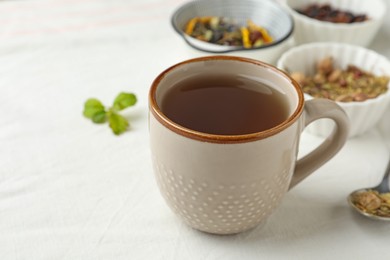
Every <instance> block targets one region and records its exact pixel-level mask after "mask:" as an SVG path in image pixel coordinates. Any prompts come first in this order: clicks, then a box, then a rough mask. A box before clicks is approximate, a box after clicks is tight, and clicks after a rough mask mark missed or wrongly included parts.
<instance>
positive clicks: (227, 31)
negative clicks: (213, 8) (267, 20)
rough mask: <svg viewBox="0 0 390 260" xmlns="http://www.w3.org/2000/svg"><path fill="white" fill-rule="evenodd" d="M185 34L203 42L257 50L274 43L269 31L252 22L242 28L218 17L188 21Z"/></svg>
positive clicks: (249, 21)
mask: <svg viewBox="0 0 390 260" xmlns="http://www.w3.org/2000/svg"><path fill="white" fill-rule="evenodd" d="M184 32H185V33H186V34H187V35H189V36H191V37H194V38H196V39H198V40H201V41H205V42H209V43H214V44H219V45H228V46H243V47H244V48H256V47H260V46H262V45H265V44H269V43H272V42H273V38H272V37H271V35H270V34H269V33H268V31H267V30H266V29H265V28H263V27H261V26H258V25H256V24H255V23H253V22H252V21H251V20H248V21H247V24H246V25H245V26H240V25H239V24H237V23H235V22H234V20H233V19H230V18H224V17H217V16H205V17H194V18H192V19H191V20H189V21H188V23H187V25H186V27H185V28H184Z"/></svg>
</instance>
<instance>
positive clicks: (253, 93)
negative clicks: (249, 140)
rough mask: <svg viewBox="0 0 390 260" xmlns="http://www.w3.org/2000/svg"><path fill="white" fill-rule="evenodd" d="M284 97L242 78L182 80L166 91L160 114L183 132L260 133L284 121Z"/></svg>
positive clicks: (261, 84) (259, 83) (279, 93)
mask: <svg viewBox="0 0 390 260" xmlns="http://www.w3.org/2000/svg"><path fill="white" fill-rule="evenodd" d="M287 106H288V102H287V101H286V98H285V97H284V95H283V94H282V93H281V92H279V91H277V90H275V89H274V88H272V87H270V86H268V85H266V84H264V83H262V82H261V81H259V80H256V79H252V78H248V77H244V76H237V75H236V76H228V75H203V76H196V77H190V78H186V79H183V80H181V81H180V82H178V83H176V84H175V85H174V86H172V87H171V88H170V90H168V92H167V93H166V95H165V96H164V99H163V100H162V104H161V110H162V111H163V113H164V114H165V115H166V116H167V117H168V118H169V119H171V120H172V121H173V122H175V123H177V124H179V125H181V126H184V127H186V128H189V129H192V130H196V131H199V132H203V133H209V134H217V135H243V134H249V133H255V132H261V131H264V130H267V129H270V128H272V127H275V126H277V125H278V124H280V123H282V122H283V121H284V120H286V119H287V117H288V114H289V110H288V107H287Z"/></svg>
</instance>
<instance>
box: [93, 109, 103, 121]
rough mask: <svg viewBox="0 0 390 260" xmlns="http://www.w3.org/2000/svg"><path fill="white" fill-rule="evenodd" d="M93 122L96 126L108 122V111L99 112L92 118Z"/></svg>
mask: <svg viewBox="0 0 390 260" xmlns="http://www.w3.org/2000/svg"><path fill="white" fill-rule="evenodd" d="M92 121H93V122H94V123H96V124H102V123H105V122H106V121H107V113H106V111H104V110H103V111H98V112H96V113H95V114H94V115H93V116H92Z"/></svg>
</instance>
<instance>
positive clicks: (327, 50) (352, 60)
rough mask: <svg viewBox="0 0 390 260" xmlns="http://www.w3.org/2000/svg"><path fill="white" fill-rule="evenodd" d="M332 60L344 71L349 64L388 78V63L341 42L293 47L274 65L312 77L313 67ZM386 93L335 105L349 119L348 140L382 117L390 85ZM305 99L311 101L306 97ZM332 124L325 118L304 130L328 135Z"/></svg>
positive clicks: (386, 105)
mask: <svg viewBox="0 0 390 260" xmlns="http://www.w3.org/2000/svg"><path fill="white" fill-rule="evenodd" d="M329 56H331V57H333V58H334V62H335V67H337V68H341V69H344V68H346V67H347V66H348V65H349V64H352V65H355V66H357V67H359V68H361V69H363V70H365V71H368V72H371V73H373V74H374V75H377V76H380V75H388V76H390V61H389V60H388V59H387V58H386V57H385V56H382V55H380V54H378V53H376V52H374V51H372V50H369V49H366V48H364V47H360V46H356V45H350V44H345V43H344V44H343V43H308V44H304V45H301V46H297V47H294V48H292V49H290V50H289V51H287V52H285V53H284V54H283V55H282V56H281V58H280V59H279V60H278V62H277V67H278V68H280V69H282V70H284V71H287V72H289V73H292V72H302V73H304V74H305V75H314V72H315V64H316V63H317V62H318V61H319V60H321V59H323V58H325V57H329ZM387 88H388V91H387V92H385V93H384V94H382V95H380V96H378V97H376V98H374V99H367V100H366V101H363V102H337V104H339V105H340V106H341V107H342V108H343V109H344V110H345V112H346V113H347V115H348V117H349V119H350V124H351V127H350V133H349V137H353V136H357V135H361V134H363V133H365V132H366V131H368V130H370V129H371V128H373V127H374V126H376V124H377V123H378V121H379V120H380V119H381V118H382V116H383V114H384V112H385V111H386V109H388V107H389V106H388V104H389V103H390V83H389V84H388V86H387ZM305 98H306V99H311V98H313V97H311V96H310V95H307V94H305ZM333 127H334V125H333V122H332V121H330V120H327V119H321V120H318V121H316V122H314V123H312V124H310V125H309V126H308V127H307V131H308V132H310V133H313V134H317V135H320V136H328V135H329V133H330V132H331V130H332V129H333Z"/></svg>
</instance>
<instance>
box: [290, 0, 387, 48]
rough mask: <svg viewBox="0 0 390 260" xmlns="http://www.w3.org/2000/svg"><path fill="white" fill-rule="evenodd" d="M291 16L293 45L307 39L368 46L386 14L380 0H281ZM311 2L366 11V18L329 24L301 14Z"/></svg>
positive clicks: (348, 9) (352, 10)
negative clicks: (299, 11) (292, 20)
mask: <svg viewBox="0 0 390 260" xmlns="http://www.w3.org/2000/svg"><path fill="white" fill-rule="evenodd" d="M284 3H285V5H286V6H287V9H288V10H289V11H290V13H291V14H292V16H293V17H294V22H295V31H294V40H295V43H296V44H303V43H310V42H327V41H332V42H342V43H350V44H354V45H360V46H368V45H369V44H370V43H371V42H372V40H373V39H374V37H375V35H376V34H377V32H378V30H379V28H380V26H381V24H382V22H383V19H384V17H385V14H386V4H385V3H384V2H383V0H284ZM310 4H330V6H331V7H333V8H337V9H340V10H347V11H350V12H352V13H354V14H366V15H367V16H368V18H369V20H367V21H364V22H356V23H350V24H345V23H331V22H324V21H319V20H317V19H314V18H310V17H308V16H305V15H303V14H300V13H298V12H297V11H296V9H302V8H305V7H307V6H308V5H310Z"/></svg>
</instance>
